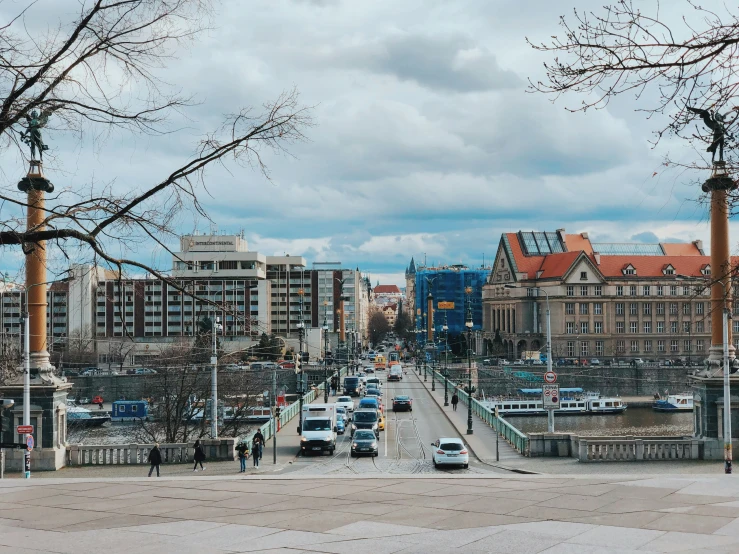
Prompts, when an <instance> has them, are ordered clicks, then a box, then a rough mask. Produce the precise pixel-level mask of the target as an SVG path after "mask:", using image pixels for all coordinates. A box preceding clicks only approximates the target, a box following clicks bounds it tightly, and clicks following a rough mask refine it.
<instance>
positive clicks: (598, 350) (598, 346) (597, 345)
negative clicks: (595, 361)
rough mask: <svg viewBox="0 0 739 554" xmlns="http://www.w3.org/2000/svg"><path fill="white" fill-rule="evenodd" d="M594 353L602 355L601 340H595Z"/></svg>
mask: <svg viewBox="0 0 739 554" xmlns="http://www.w3.org/2000/svg"><path fill="white" fill-rule="evenodd" d="M595 355H596V356H602V355H603V341H602V340H597V341H595Z"/></svg>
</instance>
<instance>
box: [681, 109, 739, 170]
mask: <svg viewBox="0 0 739 554" xmlns="http://www.w3.org/2000/svg"><path fill="white" fill-rule="evenodd" d="M686 108H687V109H688V111H690V112H693V113H694V114H698V115H699V116H701V118H702V119H703V123H705V124H706V127H708V128H709V129H711V130H712V131H713V141H712V142H711V144H710V145H708V148H707V149H706V152H710V153H711V162H712V163H713V162H715V158H716V150H718V161H719V162H723V161H724V143H725V142H726V136H727V135H728V136H729V138H733V137H732V135H731V134H730V133H729V132H728V131H727V128H728V127H729V126H731V125H732V124H733V123H734V122H735V121H736V119H737V117H739V106H734V107H733V108H732V110H731V111H733V112H735V113H734V118H733V119H732V120H731V121H727V119H726V118H727V116H729V115H730V114H731V111H729V112H726V113H725V114H720V113H719V112H718V111H715V112H714V111H712V110H711V111H709V110H701V109H700V108H691V107H690V106H686Z"/></svg>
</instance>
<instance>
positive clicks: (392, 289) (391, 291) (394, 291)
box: [373, 283, 403, 302]
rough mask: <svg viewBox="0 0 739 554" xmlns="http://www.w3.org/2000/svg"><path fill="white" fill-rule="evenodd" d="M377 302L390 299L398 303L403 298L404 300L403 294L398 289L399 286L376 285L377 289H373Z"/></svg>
mask: <svg viewBox="0 0 739 554" xmlns="http://www.w3.org/2000/svg"><path fill="white" fill-rule="evenodd" d="M373 292H374V295H375V300H378V299H380V298H388V299H390V300H393V301H396V302H397V301H398V300H400V299H401V298H403V293H402V292H401V290H400V289H399V288H398V285H380V284H379V283H378V284H377V285H375V288H374V289H373Z"/></svg>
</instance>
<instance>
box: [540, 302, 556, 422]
mask: <svg viewBox="0 0 739 554" xmlns="http://www.w3.org/2000/svg"><path fill="white" fill-rule="evenodd" d="M539 290H541V289H539ZM542 292H543V293H544V294H545V295H546V297H547V371H548V372H549V373H551V372H552V321H551V318H550V315H549V294H547V291H542ZM547 431H549V432H550V433H554V410H553V409H552V410H547Z"/></svg>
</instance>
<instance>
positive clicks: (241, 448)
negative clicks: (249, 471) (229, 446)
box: [236, 442, 249, 473]
mask: <svg viewBox="0 0 739 554" xmlns="http://www.w3.org/2000/svg"><path fill="white" fill-rule="evenodd" d="M236 452H238V454H239V462H240V463H241V471H240V472H239V473H245V472H246V458H247V456H248V455H249V450H248V447H247V446H246V443H245V442H240V443H239V445H238V446H237V447H236Z"/></svg>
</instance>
